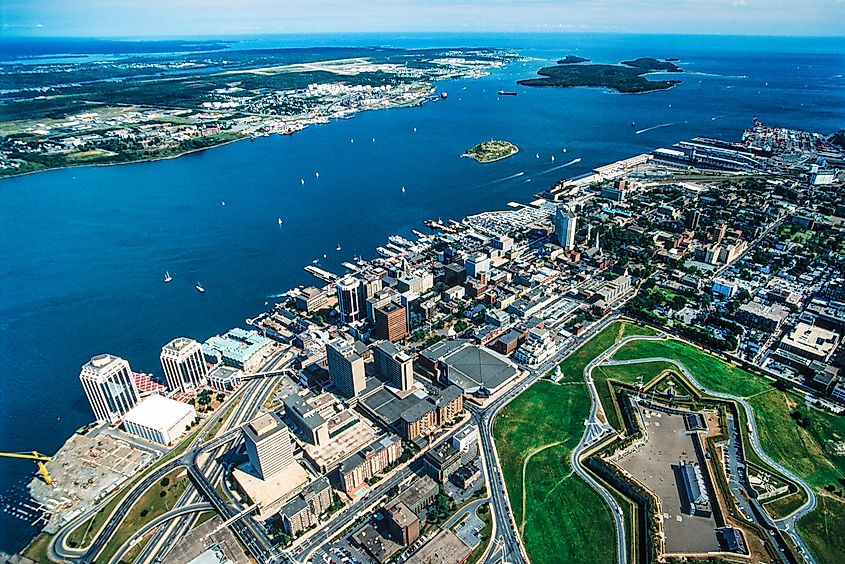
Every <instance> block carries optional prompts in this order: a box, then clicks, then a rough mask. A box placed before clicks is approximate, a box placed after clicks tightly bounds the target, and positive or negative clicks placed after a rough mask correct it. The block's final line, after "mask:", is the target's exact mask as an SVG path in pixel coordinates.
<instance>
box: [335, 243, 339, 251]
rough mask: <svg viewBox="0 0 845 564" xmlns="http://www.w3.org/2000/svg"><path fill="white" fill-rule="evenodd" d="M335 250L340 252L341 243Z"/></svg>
mask: <svg viewBox="0 0 845 564" xmlns="http://www.w3.org/2000/svg"><path fill="white" fill-rule="evenodd" d="M335 250H336V251H340V243H338V244H337V249H335Z"/></svg>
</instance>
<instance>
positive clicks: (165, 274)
mask: <svg viewBox="0 0 845 564" xmlns="http://www.w3.org/2000/svg"><path fill="white" fill-rule="evenodd" d="M171 280H173V277H172V276H170V273H169V272H165V273H164V283H165V284H167V283H168V282H170V281H171Z"/></svg>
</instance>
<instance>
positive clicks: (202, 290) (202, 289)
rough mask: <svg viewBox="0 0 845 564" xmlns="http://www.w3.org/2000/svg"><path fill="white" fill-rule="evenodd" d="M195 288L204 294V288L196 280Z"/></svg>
mask: <svg viewBox="0 0 845 564" xmlns="http://www.w3.org/2000/svg"><path fill="white" fill-rule="evenodd" d="M196 289H197V292H199V293H200V294H205V288H203V287H202V284H200V283H199V282H197V285H196Z"/></svg>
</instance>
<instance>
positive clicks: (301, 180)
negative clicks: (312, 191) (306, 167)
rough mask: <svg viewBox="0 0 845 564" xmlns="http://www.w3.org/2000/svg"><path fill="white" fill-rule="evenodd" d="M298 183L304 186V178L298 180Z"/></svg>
mask: <svg viewBox="0 0 845 564" xmlns="http://www.w3.org/2000/svg"><path fill="white" fill-rule="evenodd" d="M299 183H300V184H302V185H303V186H305V179H304V178H300V179H299Z"/></svg>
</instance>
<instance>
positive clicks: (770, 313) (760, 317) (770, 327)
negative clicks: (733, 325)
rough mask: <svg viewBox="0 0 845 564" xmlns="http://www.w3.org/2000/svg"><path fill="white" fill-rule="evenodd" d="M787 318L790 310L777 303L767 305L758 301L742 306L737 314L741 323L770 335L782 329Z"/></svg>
mask: <svg viewBox="0 0 845 564" xmlns="http://www.w3.org/2000/svg"><path fill="white" fill-rule="evenodd" d="M787 317H789V308H787V307H784V306H782V305H781V304H777V303H776V304H772V305H767V304H764V303H762V302H759V301H756V300H754V301H751V302H748V303H746V304H742V305H741V306H739V309H738V310H737V312H736V318H737V320H739V322H740V323H742V324H744V325H747V326H748V327H752V328H754V329H761V330H763V331H768V332H769V333H774V332H775V331H777V330H778V329H780V326H781V324H783V322H784V321H785V320H786V318H787Z"/></svg>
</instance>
